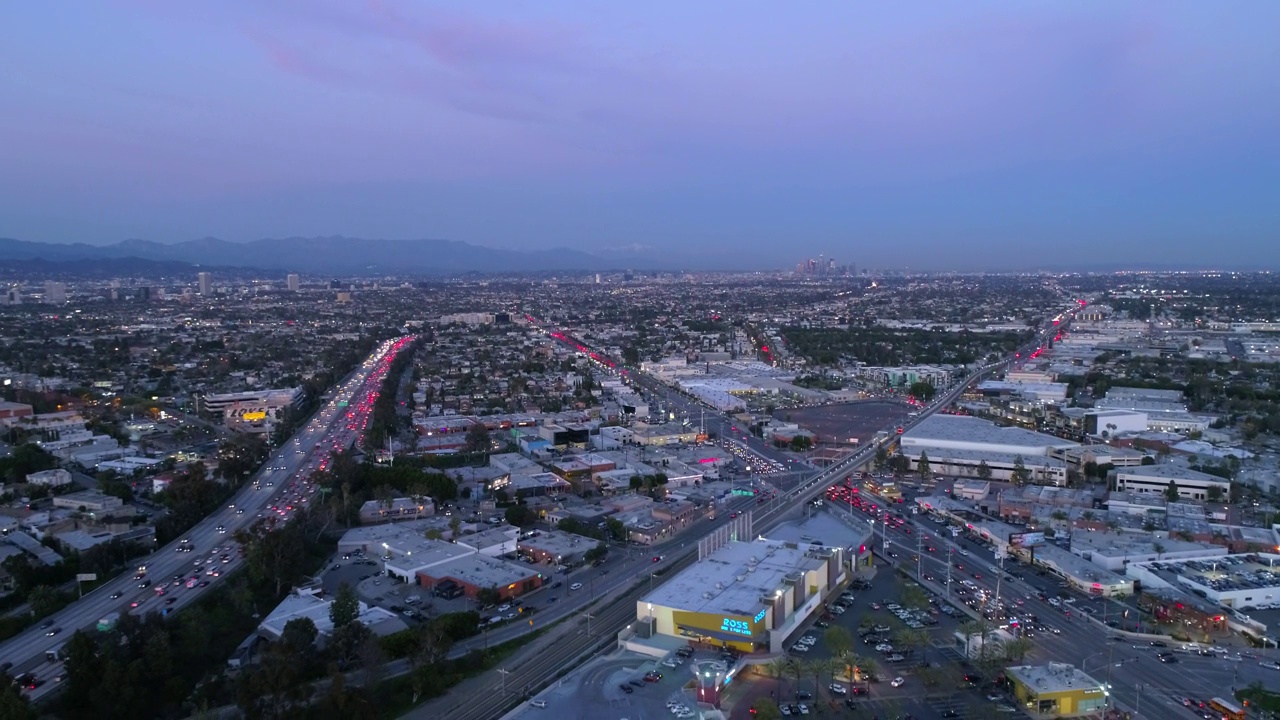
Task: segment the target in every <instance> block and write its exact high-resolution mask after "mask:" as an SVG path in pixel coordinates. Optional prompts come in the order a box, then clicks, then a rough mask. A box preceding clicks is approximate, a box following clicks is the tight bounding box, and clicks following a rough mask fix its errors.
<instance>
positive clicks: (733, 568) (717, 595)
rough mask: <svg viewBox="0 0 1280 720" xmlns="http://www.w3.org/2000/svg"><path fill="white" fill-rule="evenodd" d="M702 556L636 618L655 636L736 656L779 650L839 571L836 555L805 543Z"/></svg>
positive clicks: (742, 547) (644, 602)
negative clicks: (683, 640) (725, 650)
mask: <svg viewBox="0 0 1280 720" xmlns="http://www.w3.org/2000/svg"><path fill="white" fill-rule="evenodd" d="M743 534H744V535H749V533H743ZM704 542H705V541H704ZM704 550H705V551H704V552H702V553H701V554H702V558H701V559H700V560H699V561H698V562H697V563H695V564H694V565H692V566H691V567H689V568H686V569H685V570H684V571H682V572H680V573H679V574H678V575H676V576H674V577H672V578H671V579H670V580H668V581H667V582H665V583H663V584H662V585H660V586H658V587H657V588H655V589H654V590H653V591H652V592H650V593H649V594H647V595H645V596H644V597H642V598H641V599H640V600H639V601H637V602H636V618H637V620H640V621H643V622H649V623H652V625H653V628H652V629H653V632H654V633H656V634H661V635H669V636H674V637H681V638H687V639H691V640H694V641H698V642H703V643H706V644H708V645H712V646H715V647H724V648H733V649H735V650H737V651H739V652H744V653H751V652H779V651H781V650H782V647H783V643H784V641H785V640H786V638H787V637H788V636H789V635H790V634H791V633H793V632H795V631H796V630H798V629H799V626H800V624H801V623H802V622H803V621H804V620H805V618H807V617H809V615H811V614H812V613H813V612H814V611H815V610H817V609H818V608H819V607H821V605H822V601H823V598H824V596H825V595H826V594H827V593H829V592H830V591H831V590H832V589H834V588H835V587H836V586H837V585H838V584H839V583H840V582H841V580H842V578H843V577H844V574H845V568H846V566H847V562H846V552H845V550H844V549H843V548H840V547H827V546H824V545H819V544H811V543H794V542H786V541H776V540H767V539H764V538H758V539H756V540H752V541H749V542H744V541H737V540H729V541H728V542H725V543H724V544H722V545H719V546H718V547H716V546H714V545H712V546H704Z"/></svg>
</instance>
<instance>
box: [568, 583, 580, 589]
mask: <svg viewBox="0 0 1280 720" xmlns="http://www.w3.org/2000/svg"><path fill="white" fill-rule="evenodd" d="M569 589H570V590H581V589H582V583H574V584H572V585H570V586H569Z"/></svg>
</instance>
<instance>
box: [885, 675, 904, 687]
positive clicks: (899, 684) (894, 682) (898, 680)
mask: <svg viewBox="0 0 1280 720" xmlns="http://www.w3.org/2000/svg"><path fill="white" fill-rule="evenodd" d="M906 684H907V681H906V680H905V679H903V678H901V677H896V678H894V679H893V680H891V681H890V682H889V685H890V687H902V686H903V685H906Z"/></svg>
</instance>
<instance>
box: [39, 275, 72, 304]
mask: <svg viewBox="0 0 1280 720" xmlns="http://www.w3.org/2000/svg"><path fill="white" fill-rule="evenodd" d="M44 301H45V302H46V303H48V304H50V305H61V304H63V303H65V302H66V301H67V284H66V283H62V282H57V281H56V280H45V281H44Z"/></svg>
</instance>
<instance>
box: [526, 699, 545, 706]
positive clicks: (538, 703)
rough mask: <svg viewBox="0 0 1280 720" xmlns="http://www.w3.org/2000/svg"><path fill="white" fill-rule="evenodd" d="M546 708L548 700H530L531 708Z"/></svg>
mask: <svg viewBox="0 0 1280 720" xmlns="http://www.w3.org/2000/svg"><path fill="white" fill-rule="evenodd" d="M546 706H547V701H546V700H530V701H529V707H536V708H545V707H546Z"/></svg>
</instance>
